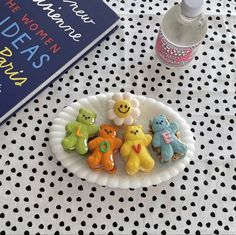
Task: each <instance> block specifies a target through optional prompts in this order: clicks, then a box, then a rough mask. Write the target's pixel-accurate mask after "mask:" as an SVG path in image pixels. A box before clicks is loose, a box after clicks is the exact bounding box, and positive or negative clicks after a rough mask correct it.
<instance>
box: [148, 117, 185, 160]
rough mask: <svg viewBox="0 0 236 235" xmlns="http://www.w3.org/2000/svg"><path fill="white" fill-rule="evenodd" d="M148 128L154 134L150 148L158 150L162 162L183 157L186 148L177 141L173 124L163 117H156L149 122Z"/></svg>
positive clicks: (176, 127) (175, 127)
mask: <svg viewBox="0 0 236 235" xmlns="http://www.w3.org/2000/svg"><path fill="white" fill-rule="evenodd" d="M150 127H151V129H152V132H153V134H154V136H153V140H152V146H153V148H154V149H159V152H160V155H161V160H162V161H163V162H169V161H170V160H172V159H173V160H176V159H177V158H178V157H183V156H185V154H186V152H187V149H188V148H187V145H186V144H184V143H182V142H181V141H180V140H179V139H178V126H177V124H176V123H175V122H171V123H170V122H169V121H168V119H167V118H166V116H165V115H158V116H155V117H154V119H153V120H151V121H150ZM176 155H177V156H178V157H176Z"/></svg>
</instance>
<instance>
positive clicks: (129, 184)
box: [50, 93, 195, 189]
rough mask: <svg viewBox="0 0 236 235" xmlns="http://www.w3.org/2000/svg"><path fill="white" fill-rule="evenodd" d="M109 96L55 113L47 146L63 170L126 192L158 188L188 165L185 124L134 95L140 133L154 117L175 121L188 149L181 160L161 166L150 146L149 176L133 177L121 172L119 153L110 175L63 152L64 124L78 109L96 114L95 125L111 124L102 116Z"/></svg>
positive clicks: (92, 98)
mask: <svg viewBox="0 0 236 235" xmlns="http://www.w3.org/2000/svg"><path fill="white" fill-rule="evenodd" d="M112 95H113V94H111V93H109V94H100V95H96V96H90V97H87V98H83V99H80V100H79V101H78V102H75V103H72V104H71V105H70V106H68V107H66V108H64V109H63V111H62V112H60V113H59V114H58V116H57V117H56V118H55V120H54V121H53V125H52V126H51V129H50V145H51V148H52V151H53V153H54V155H55V156H56V158H57V159H58V160H59V161H60V162H61V163H62V165H63V166H64V167H65V168H67V169H68V170H69V171H71V172H72V173H73V174H75V175H77V176H78V177H80V178H82V179H85V180H87V181H88V182H91V183H96V184H98V185H102V186H108V187H111V188H123V189H126V188H139V187H148V186H151V185H158V184H160V183H162V182H164V181H167V180H169V179H171V178H173V177H175V176H176V175H177V174H178V173H179V172H181V171H182V170H183V169H184V168H185V167H186V166H187V165H188V163H189V161H190V160H191V158H192V157H193V153H194V149H195V148H194V138H193V134H192V132H191V131H190V127H189V125H188V124H187V122H186V121H185V120H184V119H183V118H182V117H181V116H180V115H179V114H178V113H177V112H175V111H174V110H173V109H171V108H170V107H168V106H166V105H164V104H163V103H161V102H158V101H156V100H154V99H151V98H147V97H144V96H135V98H137V99H138V100H139V102H140V110H141V116H140V117H139V119H138V120H137V124H141V125H142V126H143V129H144V132H145V133H147V132H148V131H149V120H150V119H152V118H153V117H154V116H156V115H158V114H165V115H166V116H167V118H168V119H169V120H170V121H176V122H177V123H178V124H179V132H180V139H181V140H182V141H183V142H184V143H185V144H187V146H188V151H187V153H186V155H185V157H184V158H181V159H179V160H177V161H172V162H170V163H161V162H160V161H159V160H158V158H157V154H156V153H155V152H153V151H152V148H151V146H150V147H149V150H150V152H151V154H152V156H153V158H154V159H155V161H156V164H155V167H154V168H153V170H152V171H151V172H149V173H145V172H139V173H137V174H136V175H134V176H129V175H127V174H126V172H125V170H124V162H123V161H122V159H121V157H120V155H119V153H116V154H115V164H116V167H117V169H118V170H117V172H116V173H115V174H114V175H111V174H108V173H106V172H104V171H102V170H101V171H94V170H92V169H90V168H89V167H88V165H87V162H86V157H85V156H79V155H78V154H77V153H75V152H73V153H67V152H65V151H64V149H63V148H62V145H61V141H62V139H63V138H64V136H65V126H66V124H67V123H69V122H71V121H75V119H76V116H77V115H78V113H79V109H80V108H81V107H84V108H86V109H89V110H91V111H93V112H95V113H96V114H97V119H96V124H98V125H101V124H104V123H107V124H111V122H110V121H109V120H107V118H106V116H107V100H108V99H110V98H111V97H112ZM119 137H121V136H119Z"/></svg>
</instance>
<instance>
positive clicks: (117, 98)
mask: <svg viewBox="0 0 236 235" xmlns="http://www.w3.org/2000/svg"><path fill="white" fill-rule="evenodd" d="M139 116H140V109H139V101H138V99H136V98H135V97H134V96H133V95H132V94H130V93H127V92H125V93H115V94H114V95H113V96H112V98H111V99H109V100H108V114H107V118H108V119H109V120H111V121H113V122H114V124H115V125H117V126H122V125H133V124H134V123H135V121H136V119H137V118H138V117H139Z"/></svg>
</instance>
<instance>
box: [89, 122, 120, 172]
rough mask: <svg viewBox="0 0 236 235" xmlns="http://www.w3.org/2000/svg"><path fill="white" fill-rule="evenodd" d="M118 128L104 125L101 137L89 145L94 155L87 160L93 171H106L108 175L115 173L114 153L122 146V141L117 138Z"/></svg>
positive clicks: (100, 133) (101, 128)
mask: <svg viewBox="0 0 236 235" xmlns="http://www.w3.org/2000/svg"><path fill="white" fill-rule="evenodd" d="M116 135H117V127H114V126H111V125H106V124H104V125H102V126H101V127H100V131H99V136H98V137H96V138H95V139H93V140H91V141H90V142H89V143H88V146H89V149H90V150H91V151H93V152H92V154H91V155H90V156H89V157H88V158H87V163H88V165H89V167H90V168H92V169H100V168H102V169H104V170H105V171H106V172H108V173H111V174H113V173H115V172H116V167H115V163H114V151H116V150H118V149H119V148H120V147H121V145H122V140H121V139H119V138H117V137H116Z"/></svg>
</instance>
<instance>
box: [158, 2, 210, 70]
mask: <svg viewBox="0 0 236 235" xmlns="http://www.w3.org/2000/svg"><path fill="white" fill-rule="evenodd" d="M203 4H204V0H182V2H181V3H180V4H177V5H175V6H173V7H172V8H171V9H170V10H169V11H168V12H167V13H166V14H165V16H164V18H163V20H162V23H161V27H160V30H159V34H158V37H157V41H156V55H157V57H158V58H159V60H160V61H161V62H162V63H164V64H165V65H167V66H170V67H179V66H183V65H185V64H187V63H189V62H190V61H191V60H192V59H193V57H194V55H195V53H196V51H197V48H198V46H199V45H200V44H201V42H202V40H203V38H204V37H205V35H206V31H207V20H206V18H205V16H204V14H203V13H202V8H203Z"/></svg>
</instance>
